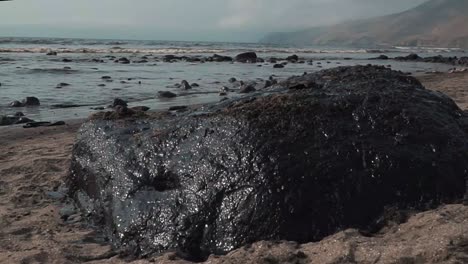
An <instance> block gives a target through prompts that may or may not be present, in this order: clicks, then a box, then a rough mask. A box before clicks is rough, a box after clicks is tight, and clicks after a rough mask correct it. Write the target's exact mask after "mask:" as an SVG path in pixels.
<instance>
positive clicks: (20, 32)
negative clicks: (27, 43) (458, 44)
mask: <svg viewBox="0 0 468 264" xmlns="http://www.w3.org/2000/svg"><path fill="white" fill-rule="evenodd" d="M425 1H426V0H13V1H12V2H0V36H46V37H51V36H55V37H88V38H123V39H126V38H131V39H158V40H215V41H236V40H237V41H256V40H258V39H260V38H261V37H262V36H263V35H264V34H266V33H268V32H276V31H291V30H298V29H303V28H305V27H311V26H316V25H324V24H332V23H337V22H340V21H343V20H347V19H355V18H363V17H371V16H378V15H383V14H389V13H393V12H399V11H403V10H405V9H408V8H411V7H414V6H416V5H418V4H421V3H423V2H425Z"/></svg>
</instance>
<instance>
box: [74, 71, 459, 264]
mask: <svg viewBox="0 0 468 264" xmlns="http://www.w3.org/2000/svg"><path fill="white" fill-rule="evenodd" d="M467 124H468V123H467V119H466V117H465V115H464V114H463V112H462V111H461V110H460V109H459V108H458V107H457V106H456V105H455V103H454V102H453V101H452V100H451V99H449V98H448V97H446V96H444V95H443V94H441V93H436V92H432V91H429V90H426V89H425V88H424V87H423V86H422V85H421V84H420V83H419V82H418V81H417V80H416V79H414V78H412V77H409V76H405V75H404V74H402V73H401V72H395V71H391V70H389V69H386V68H384V67H374V66H357V67H340V68H335V69H331V70H325V71H321V72H318V73H314V74H308V75H304V76H300V77H292V78H289V79H288V80H286V81H284V82H282V83H280V84H275V85H273V86H271V87H268V88H267V89H266V91H262V92H259V91H257V92H253V93H250V94H248V95H246V96H244V97H242V98H240V99H229V100H225V101H223V102H220V103H217V104H212V105H207V106H204V107H202V108H200V109H197V110H190V111H187V112H184V113H180V114H178V115H172V116H165V117H164V118H146V119H121V120H102V119H96V120H92V121H89V122H87V123H85V124H84V125H83V126H82V128H81V129H80V132H79V134H78V137H77V141H76V144H75V146H74V149H73V157H72V164H71V173H70V175H69V178H68V186H69V188H70V195H71V196H72V197H73V198H74V199H75V201H76V202H77V204H78V205H79V206H80V208H81V209H82V210H83V211H85V212H86V214H87V215H90V220H92V221H93V222H94V224H96V225H97V226H99V227H101V228H102V229H103V230H104V231H105V232H106V233H107V235H108V236H109V238H110V239H111V242H112V243H113V244H114V246H116V247H118V248H119V249H122V250H124V251H126V253H127V254H130V255H135V256H148V255H153V254H157V253H161V252H165V251H167V250H175V251H177V252H178V253H179V256H181V257H184V258H187V259H191V260H203V259H206V258H207V257H208V256H209V254H211V253H216V254H223V253H226V252H228V251H230V250H233V249H236V248H239V247H241V246H244V245H246V244H248V243H252V242H255V241H260V240H278V239H280V240H291V241H297V242H299V243H305V242H311V241H317V240H320V239H322V238H324V237H325V236H328V235H331V234H333V233H336V232H337V231H340V230H344V229H346V228H358V229H362V230H366V231H367V232H370V233H372V232H375V231H378V230H379V229H380V227H382V226H383V224H385V223H386V221H385V219H386V217H387V216H386V214H385V210H384V208H386V207H387V208H388V207H391V208H394V209H395V210H396V211H399V210H407V209H412V210H426V209H429V208H432V207H434V206H437V205H440V204H443V203H450V202H457V201H461V200H462V199H463V197H464V195H465V192H466V186H467V184H466V179H467V170H468V162H467V161H468V139H467V135H466V132H467ZM397 215H398V214H397ZM382 219H383V220H382Z"/></svg>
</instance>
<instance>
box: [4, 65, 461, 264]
mask: <svg viewBox="0 0 468 264" xmlns="http://www.w3.org/2000/svg"><path fill="white" fill-rule="evenodd" d="M418 78H419V79H420V80H421V82H422V83H423V84H424V85H425V86H426V87H427V88H429V89H432V90H435V91H440V92H443V93H445V94H447V95H448V96H450V97H451V98H453V99H454V100H455V102H456V103H457V104H458V105H459V107H460V108H461V109H463V110H468V74H467V73H453V74H448V73H440V74H430V75H424V76H420V77H418ZM81 122H82V120H74V121H69V122H67V125H65V126H60V127H41V128H31V129H23V128H22V127H3V128H0V263H82V262H87V263H125V262H126V260H125V259H124V258H121V257H119V256H118V255H117V252H114V251H113V250H112V249H111V248H110V246H108V245H106V244H105V243H102V239H100V238H99V235H96V233H95V232H94V231H93V230H92V229H91V228H88V227H86V225H85V223H84V222H83V221H81V217H80V216H79V215H76V216H75V217H74V219H73V221H70V219H69V220H68V221H66V222H65V221H64V220H62V219H61V217H60V213H59V212H60V210H61V209H62V208H63V207H64V204H63V201H64V200H63V198H62V197H60V195H59V194H60V192H57V190H58V189H59V188H60V186H61V185H62V184H63V180H64V179H65V176H66V175H67V172H68V167H69V160H70V156H71V150H72V147H73V142H74V138H75V134H76V131H77V129H78V128H79V126H80V123H81ZM434 238H437V239H434ZM395 256H399V257H400V256H401V260H398V261H400V262H393V263H421V260H422V261H423V262H424V261H425V260H431V261H433V263H463V262H462V261H467V262H468V207H466V206H463V205H447V206H444V207H442V208H439V209H437V210H434V211H429V212H425V213H420V214H417V215H415V216H412V217H411V218H410V219H409V221H408V222H407V223H405V224H402V225H400V226H398V225H395V226H389V227H388V228H387V229H386V230H384V231H382V233H381V234H379V235H378V236H373V237H366V236H363V235H362V234H360V233H359V232H358V231H356V230H348V231H344V232H340V233H338V234H336V235H334V236H332V237H330V238H327V239H325V240H324V241H322V242H320V243H311V244H306V245H297V244H294V243H287V242H283V243H273V242H260V243H257V244H254V245H253V246H251V247H245V248H242V249H239V250H236V251H235V252H232V253H231V254H229V255H228V256H224V257H215V256H212V257H210V259H209V260H208V261H207V263H356V262H358V263H363V262H362V261H364V260H366V261H369V263H391V261H393V258H394V257H395ZM405 258H407V260H408V261H409V262H404V260H405ZM418 258H419V259H418ZM360 260H361V261H360ZM418 260H419V262H418ZM412 261H415V262H412ZM149 262H153V263H187V262H185V261H182V260H177V259H176V257H175V256H174V255H173V254H167V255H165V256H162V257H159V258H157V259H152V260H140V261H134V262H132V263H149ZM465 263H466V262H465Z"/></svg>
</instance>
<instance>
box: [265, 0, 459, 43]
mask: <svg viewBox="0 0 468 264" xmlns="http://www.w3.org/2000/svg"><path fill="white" fill-rule="evenodd" d="M261 42H264V43H278V44H299V45H332V46H375V45H402V46H432V47H455V48H468V0H429V1H428V2H426V3H424V4H422V5H420V6H417V7H415V8H413V9H410V10H408V11H405V12H402V13H398V14H393V15H387V16H383V17H377V18H371V19H363V20H355V21H349V22H345V23H340V24H337V25H333V26H325V27H315V28H311V29H307V30H303V31H298V32H290V33H272V34H270V35H268V36H266V37H265V38H264V39H262V40H261Z"/></svg>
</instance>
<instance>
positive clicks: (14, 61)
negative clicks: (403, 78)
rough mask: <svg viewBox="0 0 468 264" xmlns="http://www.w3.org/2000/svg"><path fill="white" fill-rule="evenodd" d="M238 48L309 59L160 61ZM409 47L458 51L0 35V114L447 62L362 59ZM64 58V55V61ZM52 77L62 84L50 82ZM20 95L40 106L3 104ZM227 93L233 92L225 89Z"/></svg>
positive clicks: (37, 115)
mask: <svg viewBox="0 0 468 264" xmlns="http://www.w3.org/2000/svg"><path fill="white" fill-rule="evenodd" d="M50 51H56V52H57V53H58V55H57V56H48V55H46V53H48V52H50ZM245 51H255V52H256V53H257V54H258V56H259V57H261V58H264V59H268V58H271V57H277V58H285V57H287V56H290V55H292V54H296V55H298V56H299V57H300V58H301V59H304V60H305V61H309V60H312V61H313V63H312V65H309V64H308V63H304V64H299V63H296V64H292V63H290V64H288V65H286V67H285V68H282V69H274V68H273V65H272V64H270V63H256V64H242V63H230V62H206V63H200V62H197V63H191V62H186V61H179V62H172V63H169V62H163V61H162V57H163V56H164V55H177V56H189V57H200V58H202V57H208V56H212V55H213V54H219V55H225V56H235V55H236V54H238V53H241V52H245ZM409 53H418V54H420V56H434V55H438V54H441V55H443V56H466V55H465V53H464V51H462V50H456V49H433V48H432V49H429V48H427V49H426V48H419V49H411V48H405V47H395V48H389V49H385V50H366V49H337V48H314V47H285V46H276V45H264V44H255V43H210V42H170V41H135V40H90V39H51V38H0V69H1V70H0V83H1V86H0V115H7V114H14V113H15V112H17V111H21V112H23V113H24V114H25V115H26V116H27V117H29V118H31V119H34V120H36V121H58V120H66V119H74V118H83V117H86V116H88V115H89V114H90V113H92V112H95V110H92V109H90V108H92V107H93V108H94V107H106V106H107V105H109V104H110V103H111V102H112V101H113V99H114V98H117V97H119V98H122V99H124V100H127V101H129V102H130V105H131V106H136V105H146V106H149V107H151V109H153V110H162V109H167V108H168V107H170V106H174V105H191V104H200V103H206V102H215V101H219V100H220V99H221V97H220V96H219V91H220V88H221V87H222V86H224V85H228V80H229V78H231V77H235V78H237V79H238V80H244V81H260V80H261V79H267V78H268V77H269V76H271V75H275V76H276V78H278V79H282V78H287V77H289V76H292V75H299V74H302V73H304V72H314V71H319V70H321V69H326V68H332V67H337V66H345V65H359V64H361V65H365V64H369V63H372V64H381V65H391V67H392V68H393V69H396V70H402V71H405V72H412V73H424V72H428V71H447V70H449V69H450V68H451V67H452V66H450V65H443V64H432V63H414V62H396V61H391V60H388V61H385V60H383V61H379V60H372V61H370V60H369V58H372V57H376V56H378V55H379V54H386V55H388V56H390V57H393V56H405V55H407V54H409ZM112 56H115V57H116V58H121V57H125V58H128V59H129V60H130V61H132V63H130V64H120V63H115V62H114V60H115V59H114V58H113V57H112ZM142 57H146V58H147V62H144V63H137V61H141V60H142ZM64 59H67V60H69V62H64ZM101 61H102V62H101ZM106 75H107V76H111V77H112V82H107V81H105V80H103V79H102V78H101V77H102V76H106ZM182 80H187V81H188V82H189V83H194V82H195V83H198V84H199V85H200V86H199V87H196V88H194V89H192V90H189V91H183V90H181V89H180V88H175V87H174V84H176V83H180V82H181V81H182ZM140 82H141V83H140ZM59 83H68V84H70V85H69V86H66V87H62V88H56V87H57V84H59ZM103 84H104V85H105V86H102V85H103ZM100 85H101V86H100ZM158 91H171V92H174V93H176V94H178V97H176V98H174V99H160V98H158V97H157V93H158ZM26 96H35V97H38V98H39V99H40V101H41V106H40V107H28V108H11V107H9V106H8V105H9V103H10V102H12V101H14V100H19V101H21V100H22V99H23V98H25V97H26ZM227 96H228V97H232V96H239V95H238V94H237V93H235V92H232V93H229V94H228V95H227ZM57 104H75V105H81V106H80V107H74V108H66V109H56V108H54V105H57Z"/></svg>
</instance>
